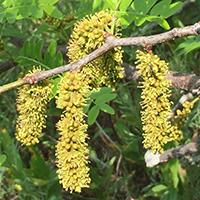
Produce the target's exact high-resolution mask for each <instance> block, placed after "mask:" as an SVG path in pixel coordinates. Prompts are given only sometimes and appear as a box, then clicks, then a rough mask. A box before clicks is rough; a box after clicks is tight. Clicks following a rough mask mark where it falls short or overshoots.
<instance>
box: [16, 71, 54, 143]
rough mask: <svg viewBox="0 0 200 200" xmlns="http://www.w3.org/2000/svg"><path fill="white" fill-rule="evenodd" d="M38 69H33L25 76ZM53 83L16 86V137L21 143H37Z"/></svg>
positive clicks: (43, 123) (43, 124)
mask: <svg viewBox="0 0 200 200" xmlns="http://www.w3.org/2000/svg"><path fill="white" fill-rule="evenodd" d="M37 71H40V70H39V69H35V68H34V69H33V72H31V71H29V73H28V74H27V76H31V75H32V74H33V73H35V72H37ZM52 87H53V84H52V82H51V81H50V80H45V81H43V82H40V83H37V84H33V85H29V84H27V85H24V86H22V87H19V88H18V98H17V110H18V112H19V116H18V119H17V125H16V134H15V135H16V139H17V140H19V141H20V142H21V143H22V145H27V146H28V145H31V144H35V143H38V142H39V140H38V136H39V135H40V134H41V133H42V129H43V128H45V127H46V126H45V122H46V115H45V111H46V106H47V103H48V101H49V100H50V98H49V95H50V93H51V91H52Z"/></svg>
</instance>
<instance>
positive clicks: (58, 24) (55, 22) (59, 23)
mask: <svg viewBox="0 0 200 200" xmlns="http://www.w3.org/2000/svg"><path fill="white" fill-rule="evenodd" d="M74 19H75V18H74V13H71V14H69V15H63V18H62V19H56V18H54V17H52V16H50V15H48V14H47V13H45V16H44V17H43V20H44V21H45V22H46V23H47V24H49V25H50V26H52V27H53V28H55V29H59V28H64V27H65V26H66V25H67V24H68V23H69V22H71V21H72V20H74Z"/></svg>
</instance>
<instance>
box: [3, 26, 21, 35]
mask: <svg viewBox="0 0 200 200" xmlns="http://www.w3.org/2000/svg"><path fill="white" fill-rule="evenodd" d="M1 34H2V36H3V35H5V36H14V37H22V36H23V33H22V32H21V31H19V30H17V29H15V28H13V27H3V30H2V33H1Z"/></svg>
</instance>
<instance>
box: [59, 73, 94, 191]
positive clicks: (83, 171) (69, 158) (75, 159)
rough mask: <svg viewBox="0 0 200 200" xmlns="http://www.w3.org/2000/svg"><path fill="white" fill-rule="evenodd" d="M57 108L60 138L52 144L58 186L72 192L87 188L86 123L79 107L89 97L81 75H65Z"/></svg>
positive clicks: (87, 87) (88, 179)
mask: <svg viewBox="0 0 200 200" xmlns="http://www.w3.org/2000/svg"><path fill="white" fill-rule="evenodd" d="M58 93H59V97H58V99H57V107H59V108H62V109H64V110H65V111H64V113H63V115H62V116H61V120H60V121H59V122H58V125H57V127H58V130H60V132H59V134H60V136H61V137H60V138H59V141H58V143H57V145H56V157H57V159H58V160H57V167H58V168H59V169H58V170H57V173H58V177H59V179H60V183H62V185H63V187H64V188H65V189H66V190H68V189H70V191H71V192H72V191H73V190H74V191H75V192H81V188H83V187H89V186H88V184H89V183H90V181H91V180H90V178H89V174H88V171H89V168H88V167H87V166H86V164H87V163H88V160H87V158H88V156H86V154H88V153H89V151H88V149H87V143H86V141H85V140H86V138H87V134H85V132H86V131H87V124H85V120H84V119H83V117H84V113H83V106H85V101H86V99H87V97H88V94H89V86H88V83H87V81H85V78H84V76H83V75H82V74H79V73H75V74H72V73H70V72H67V73H66V74H65V76H64V77H63V78H62V80H61V83H60V90H59V91H58Z"/></svg>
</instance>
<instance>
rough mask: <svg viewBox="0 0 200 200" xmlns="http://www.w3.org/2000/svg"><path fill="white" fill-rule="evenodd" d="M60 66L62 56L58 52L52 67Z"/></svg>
mask: <svg viewBox="0 0 200 200" xmlns="http://www.w3.org/2000/svg"><path fill="white" fill-rule="evenodd" d="M61 65H63V56H62V53H61V52H60V51H59V52H58V53H57V54H56V57H55V60H54V66H55V67H59V66H61Z"/></svg>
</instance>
